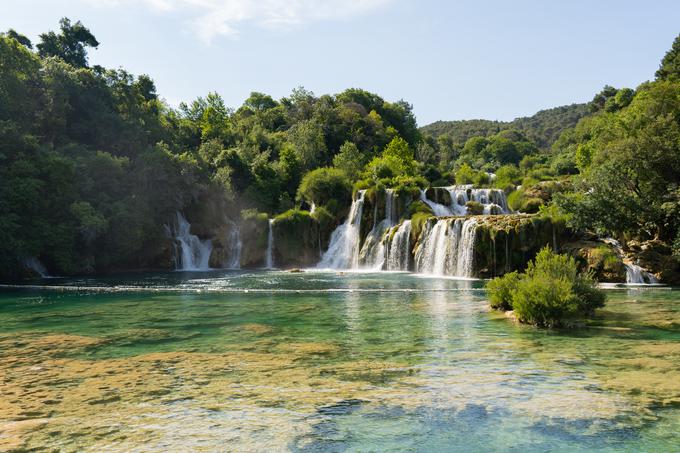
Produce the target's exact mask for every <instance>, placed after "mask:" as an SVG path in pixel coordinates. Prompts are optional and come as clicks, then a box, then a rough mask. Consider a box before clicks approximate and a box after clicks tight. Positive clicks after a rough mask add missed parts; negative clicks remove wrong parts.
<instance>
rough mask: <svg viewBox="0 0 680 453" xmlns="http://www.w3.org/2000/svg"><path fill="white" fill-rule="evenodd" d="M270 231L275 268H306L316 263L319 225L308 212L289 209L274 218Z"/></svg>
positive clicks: (318, 246) (318, 245)
mask: <svg viewBox="0 0 680 453" xmlns="http://www.w3.org/2000/svg"><path fill="white" fill-rule="evenodd" d="M272 231H273V236H274V247H273V253H274V263H275V264H276V265H277V267H308V266H312V265H315V264H316V263H318V261H319V256H320V247H321V244H320V240H319V224H318V223H317V222H316V221H315V219H314V217H313V216H312V215H311V214H310V213H309V211H301V210H297V209H291V210H289V211H286V212H284V213H283V214H280V215H278V216H276V218H275V219H274V223H273V225H272Z"/></svg>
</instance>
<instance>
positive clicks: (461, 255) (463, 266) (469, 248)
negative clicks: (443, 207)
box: [415, 218, 477, 277]
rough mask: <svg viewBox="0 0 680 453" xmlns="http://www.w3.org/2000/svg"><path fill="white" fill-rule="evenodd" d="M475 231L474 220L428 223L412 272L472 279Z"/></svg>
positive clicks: (445, 220) (444, 220)
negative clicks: (414, 268) (414, 269)
mask: <svg viewBox="0 0 680 453" xmlns="http://www.w3.org/2000/svg"><path fill="white" fill-rule="evenodd" d="M476 230H477V221H476V220H475V219H474V218H472V219H460V218H456V219H451V218H447V219H437V220H436V221H435V222H428V224H427V225H426V226H425V230H424V231H423V233H422V236H421V244H420V246H419V247H418V249H417V250H416V255H415V262H416V270H417V271H418V272H420V273H423V274H431V275H451V276H456V277H472V276H473V264H474V263H473V258H474V243H475V236H476Z"/></svg>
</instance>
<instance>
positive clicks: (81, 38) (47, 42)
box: [37, 17, 99, 67]
mask: <svg viewBox="0 0 680 453" xmlns="http://www.w3.org/2000/svg"><path fill="white" fill-rule="evenodd" d="M59 27H60V29H61V33H60V34H56V33H54V32H53V31H50V32H48V33H43V34H41V35H40V40H41V41H40V42H39V43H38V46H37V47H38V54H39V55H40V56H41V57H59V58H61V59H62V60H64V61H65V62H66V63H68V64H70V65H73V66H77V67H85V66H87V50H86V49H85V48H86V47H94V48H95V49H96V48H97V47H98V46H99V42H98V41H97V39H96V38H95V37H94V35H93V34H92V33H90V30H88V29H87V28H86V27H85V26H84V25H83V24H81V23H80V21H78V22H76V23H75V24H73V25H71V21H70V20H69V19H67V18H66V17H64V18H62V19H61V20H60V21H59Z"/></svg>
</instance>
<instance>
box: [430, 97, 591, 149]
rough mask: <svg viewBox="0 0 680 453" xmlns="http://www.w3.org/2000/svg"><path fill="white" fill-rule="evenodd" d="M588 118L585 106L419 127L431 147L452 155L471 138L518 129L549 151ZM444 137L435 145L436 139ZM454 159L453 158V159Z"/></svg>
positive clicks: (563, 107) (439, 122)
mask: <svg viewBox="0 0 680 453" xmlns="http://www.w3.org/2000/svg"><path fill="white" fill-rule="evenodd" d="M586 115H588V105H587V104H572V105H566V106H562V107H556V108H552V109H547V110H541V111H540V112H538V113H536V114H535V115H533V116H530V117H525V118H517V119H516V120H514V121H511V122H502V121H487V120H468V121H437V122H435V123H432V124H429V125H427V126H424V127H422V128H421V131H422V133H423V135H424V138H425V141H427V139H428V137H431V138H434V139H435V140H434V141H431V142H429V143H430V144H433V145H436V144H441V145H443V146H438V147H436V148H437V150H438V151H439V152H449V153H450V152H452V151H453V150H455V149H456V146H460V147H462V145H463V144H465V143H466V142H467V141H468V140H469V139H470V138H472V137H476V136H479V137H490V136H493V135H496V134H498V133H499V132H501V131H504V130H517V131H519V132H521V133H522V134H523V135H524V136H525V137H526V138H527V139H528V140H529V141H531V142H533V143H536V145H537V146H538V147H539V148H541V149H549V148H550V146H551V145H552V144H553V143H554V142H555V141H556V140H557V138H558V137H559V136H560V134H561V133H562V132H563V131H565V130H567V129H570V128H572V127H574V126H575V125H576V123H578V121H579V120H580V119H581V118H583V117H584V116H586ZM441 138H445V140H444V141H442V142H438V141H437V139H441ZM454 158H455V157H454Z"/></svg>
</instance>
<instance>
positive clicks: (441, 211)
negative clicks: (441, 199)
mask: <svg viewBox="0 0 680 453" xmlns="http://www.w3.org/2000/svg"><path fill="white" fill-rule="evenodd" d="M420 201H422V202H423V203H425V204H426V205H428V206H429V207H430V209H432V213H433V214H434V215H435V216H437V217H446V216H450V215H453V211H451V209H449V208H448V207H446V206H444V205H443V204H439V203H436V202H434V201H432V200H430V199H428V198H427V194H426V193H425V190H424V189H421V190H420Z"/></svg>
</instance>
